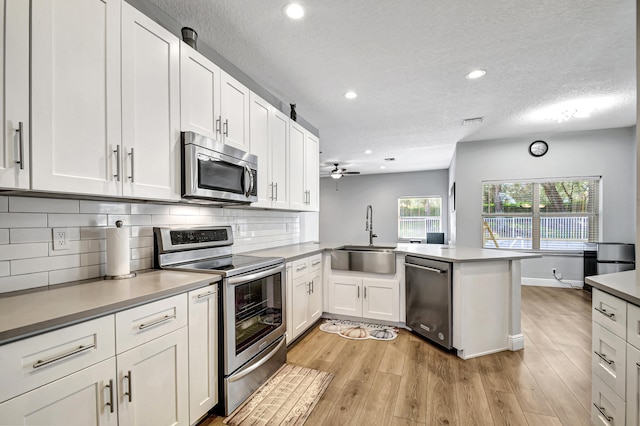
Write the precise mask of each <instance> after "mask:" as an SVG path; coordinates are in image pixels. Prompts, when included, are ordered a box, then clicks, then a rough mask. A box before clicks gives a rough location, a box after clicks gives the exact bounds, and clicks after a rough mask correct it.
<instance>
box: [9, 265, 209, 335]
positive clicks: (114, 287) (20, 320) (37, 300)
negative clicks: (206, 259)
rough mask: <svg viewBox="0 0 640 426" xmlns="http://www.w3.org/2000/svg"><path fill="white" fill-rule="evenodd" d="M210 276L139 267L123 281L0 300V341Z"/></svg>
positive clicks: (167, 292)
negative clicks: (131, 275)
mask: <svg viewBox="0 0 640 426" xmlns="http://www.w3.org/2000/svg"><path fill="white" fill-rule="evenodd" d="M218 281H220V277H219V276H217V275H213V274H202V273H195V272H179V271H154V270H151V271H143V272H140V273H138V276H136V277H133V278H129V279H123V280H95V281H89V282H84V283H78V284H74V285H68V286H64V287H56V288H52V289H49V290H40V291H36V292H31V293H25V294H20V295H16V296H8V297H1V298H0V344H4V343H8V342H10V341H13V340H16V339H18V338H24V337H28V336H30V335H33V334H37V333H42V332H45V331H48V330H51V329H55V328H59V327H62V326H67V325H71V324H74V323H76V322H81V321H85V320H88V319H91V318H96V317H99V316H102V315H107V314H110V313H113V312H116V311H121V310H123V309H126V308H129V307H133V306H137V305H140V304H143V303H148V302H151V301H154V300H158V299H163V298H165V297H169V296H172V295H175V294H179V293H184V292H186V291H189V290H193V289H196V288H199V287H204V286H206V285H209V284H210V283H213V282H218Z"/></svg>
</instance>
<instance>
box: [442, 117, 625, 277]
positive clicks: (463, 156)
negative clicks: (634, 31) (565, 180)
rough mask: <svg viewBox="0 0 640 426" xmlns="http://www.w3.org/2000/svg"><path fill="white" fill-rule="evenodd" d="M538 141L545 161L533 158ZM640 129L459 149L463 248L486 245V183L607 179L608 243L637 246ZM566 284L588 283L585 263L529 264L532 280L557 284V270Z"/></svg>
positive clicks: (458, 213)
mask: <svg viewBox="0 0 640 426" xmlns="http://www.w3.org/2000/svg"><path fill="white" fill-rule="evenodd" d="M536 139H542V140H545V141H546V142H547V143H548V144H549V152H548V153H547V154H546V155H545V156H544V157H541V158H534V157H532V156H530V155H529V153H528V146H529V144H530V143H531V142H532V141H533V140H536ZM635 140H636V135H635V127H629V128H620V129H605V130H594V131H587V132H572V133H561V134H537V135H535V136H532V137H521V138H510V139H503V140H486V141H476V142H468V143H458V145H457V147H456V157H455V173H454V174H453V176H454V179H455V182H456V218H457V220H456V228H457V229H456V232H457V241H456V244H457V245H459V246H472V247H480V245H481V244H482V218H481V214H482V181H485V180H505V179H506V180H508V179H529V178H555V177H558V178H561V177H570V176H602V200H603V204H602V212H603V215H602V229H601V240H602V241H615V242H635V233H636V223H635V213H636V212H635V209H636V195H635V194H636V141H635ZM556 263H558V264H560V265H562V266H561V268H559V272H562V273H563V275H564V277H565V278H568V279H570V280H571V279H577V280H581V279H582V257H581V256H576V257H574V258H573V259H571V258H562V259H560V258H558V257H555V258H543V259H536V260H530V261H525V262H523V265H522V272H523V281H526V280H525V278H526V277H535V278H548V279H553V276H552V275H551V272H550V269H551V267H552V266H553V265H552V264H556Z"/></svg>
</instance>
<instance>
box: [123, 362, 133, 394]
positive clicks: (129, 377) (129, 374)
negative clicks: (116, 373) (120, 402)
mask: <svg viewBox="0 0 640 426" xmlns="http://www.w3.org/2000/svg"><path fill="white" fill-rule="evenodd" d="M124 378H125V379H127V392H125V393H124V394H125V395H127V396H128V397H129V402H131V400H132V399H133V386H132V385H131V370H129V371H128V372H127V374H126V375H125V376H124Z"/></svg>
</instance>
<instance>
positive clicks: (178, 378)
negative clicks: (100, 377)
mask: <svg viewBox="0 0 640 426" xmlns="http://www.w3.org/2000/svg"><path fill="white" fill-rule="evenodd" d="M187 351H188V350H187V329H186V328H184V327H183V328H180V329H179V330H176V331H174V332H171V333H169V334H166V335H164V336H162V337H158V338H157V339H154V340H152V341H150V342H147V343H144V344H142V345H140V346H136V347H135V348H133V349H130V350H128V351H126V352H124V353H122V354H118V356H117V362H118V424H119V426H125V425H157V426H163V425H188V424H189V411H188V410H189V383H188V366H187V363H188V361H187V357H188V352H187Z"/></svg>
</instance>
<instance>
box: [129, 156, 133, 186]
mask: <svg viewBox="0 0 640 426" xmlns="http://www.w3.org/2000/svg"><path fill="white" fill-rule="evenodd" d="M129 156H130V157H131V176H129V179H131V183H133V182H134V180H133V148H131V152H130V153H129Z"/></svg>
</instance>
